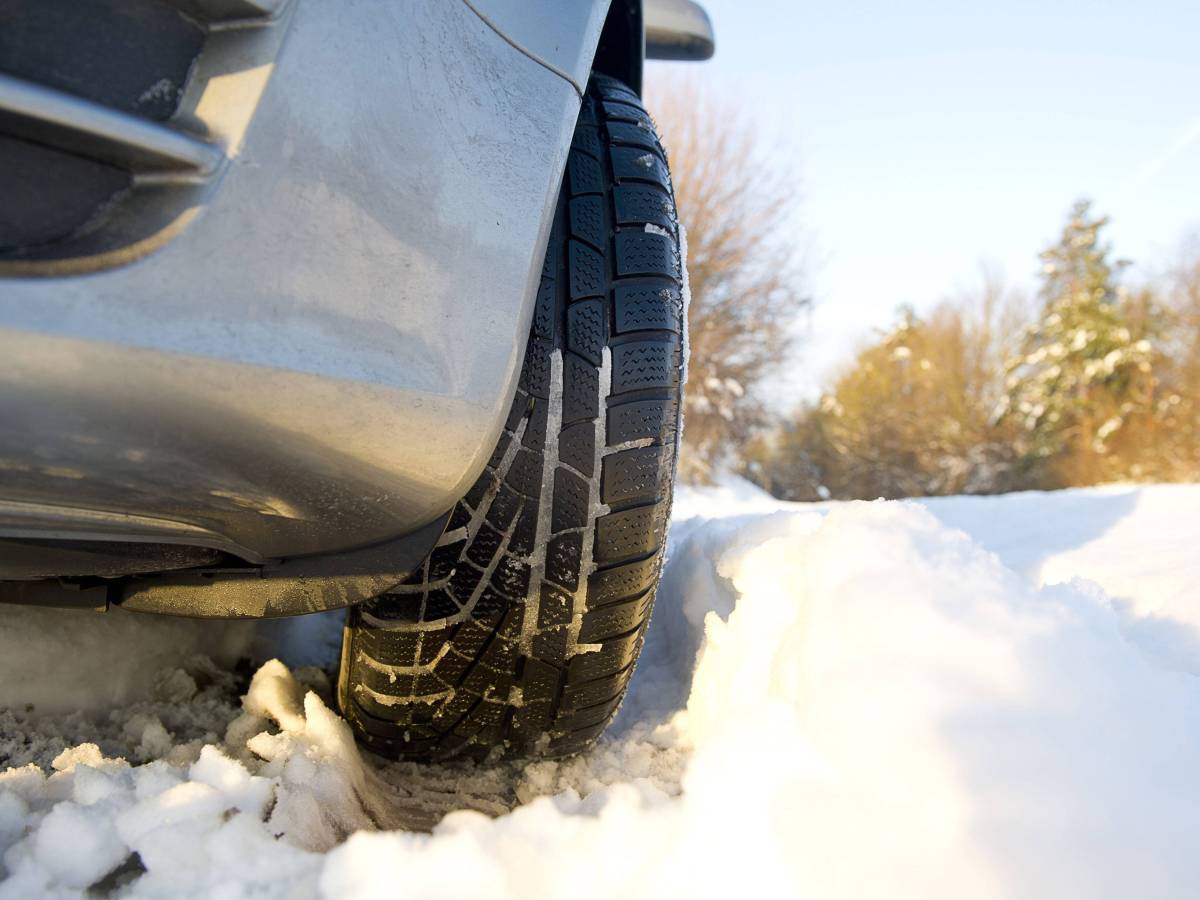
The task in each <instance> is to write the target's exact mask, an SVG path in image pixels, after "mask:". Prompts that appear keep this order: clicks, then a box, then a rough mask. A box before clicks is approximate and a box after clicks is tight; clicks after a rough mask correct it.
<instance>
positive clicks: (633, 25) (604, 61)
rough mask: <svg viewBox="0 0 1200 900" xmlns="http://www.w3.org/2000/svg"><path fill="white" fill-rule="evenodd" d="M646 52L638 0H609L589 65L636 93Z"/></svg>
mask: <svg viewBox="0 0 1200 900" xmlns="http://www.w3.org/2000/svg"><path fill="white" fill-rule="evenodd" d="M645 56H646V30H645V25H644V19H643V15H642V0H612V3H611V4H610V5H609V7H608V15H607V16H606V17H605V19H604V27H603V28H602V29H601V31H600V41H599V42H598V43H597V45H596V55H595V57H594V58H593V60H592V68H593V70H595V71H597V72H601V73H603V74H605V75H610V76H612V77H613V78H616V79H618V80H620V81H623V82H625V84H627V85H629V87H631V88H633V90H634V91H635V92H637V94H638V96H639V97H640V96H641V94H642V67H643V63H644V61H645Z"/></svg>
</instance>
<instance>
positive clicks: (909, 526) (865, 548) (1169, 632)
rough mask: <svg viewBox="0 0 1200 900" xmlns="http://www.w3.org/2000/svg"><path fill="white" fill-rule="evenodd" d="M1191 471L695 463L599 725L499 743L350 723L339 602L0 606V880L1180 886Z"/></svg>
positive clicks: (59, 886) (284, 891) (214, 884)
mask: <svg viewBox="0 0 1200 900" xmlns="http://www.w3.org/2000/svg"><path fill="white" fill-rule="evenodd" d="M1198 505H1200V486H1149V487H1123V486H1120V487H1108V488H1099V489H1090V490H1075V491H1064V492H1059V493H1049V494H1040V493H1026V494H1014V495H1009V496H1003V497H986V498H985V497H972V498H965V497H954V498H941V499H935V500H928V501H920V502H915V501H908V502H902V503H884V502H876V503H820V504H784V503H779V502H777V501H775V500H773V499H771V498H770V497H767V496H766V495H765V494H762V492H760V491H758V490H757V489H755V488H753V487H752V486H750V485H748V484H746V483H745V482H741V481H738V480H736V479H726V480H725V481H724V482H723V483H722V484H720V485H718V486H717V487H715V488H706V489H680V491H679V493H678V496H677V498H676V502H675V523H674V525H673V527H672V531H671V546H670V560H669V563H668V565H667V568H666V571H665V574H664V581H663V585H662V589H661V591H660V596H659V600H658V607H657V609H656V612H655V619H654V621H653V623H652V627H651V630H650V633H649V636H648V639H647V644H646V649H645V652H644V655H643V661H642V663H641V665H640V666H639V669H638V672H637V675H636V677H635V678H634V682H633V689H632V691H631V694H630V697H629V699H628V701H627V703H626V704H625V706H624V707H623V708H622V712H621V714H620V716H619V718H618V720H617V722H616V723H615V725H614V727H613V729H612V730H611V733H610V734H609V735H608V736H607V737H606V738H605V739H604V740H603V741H602V742H601V744H600V746H599V747H598V748H597V749H596V751H594V752H593V753H591V754H589V755H588V756H586V757H581V758H576V759H571V760H565V761H552V762H537V763H532V764H520V763H513V762H509V763H501V764H499V765H497V766H494V767H488V768H484V767H475V766H471V765H466V764H462V765H444V766H433V767H421V766H415V765H411V764H399V763H387V762H384V761H382V760H378V759H376V758H374V757H370V756H369V755H366V754H362V753H360V752H359V751H358V750H357V748H356V747H355V745H354V743H353V741H352V740H351V737H350V733H349V731H348V729H347V727H346V725H345V723H344V722H343V721H342V720H341V719H340V718H339V717H338V716H337V715H335V714H334V713H333V712H331V708H332V703H331V698H330V693H329V692H330V684H329V678H328V676H327V675H326V673H325V671H322V670H321V669H318V668H313V667H312V666H311V665H308V664H309V663H312V662H316V661H323V662H324V663H325V664H327V665H329V664H331V663H332V661H333V660H332V658H331V657H329V655H328V654H329V652H330V650H331V648H332V647H333V646H334V644H335V638H334V637H333V635H335V634H336V630H337V628H338V626H339V622H338V619H337V618H336V617H328V616H327V617H319V618H316V619H310V620H297V621H296V622H295V623H289V624H288V625H283V626H281V625H278V624H277V625H274V626H272V627H271V628H270V629H261V630H259V632H258V634H257V637H255V636H254V635H248V634H247V633H245V630H244V628H242V627H241V626H228V625H223V624H221V623H179V622H164V621H161V620H154V619H139V618H136V617H132V616H126V617H121V616H119V615H116V616H115V617H114V618H111V619H110V618H108V617H104V616H95V615H90V614H82V613H76V614H67V613H62V614H59V613H56V612H54V611H40V610H34V611H31V610H25V609H0V690H3V691H4V694H3V703H4V705H5V706H6V710H5V711H4V712H3V713H0V716H3V718H2V719H0V722H2V723H3V731H2V732H0V733H2V735H3V736H2V737H0V762H5V764H7V765H10V766H11V768H8V769H7V771H5V772H3V773H2V774H0V861H2V862H0V865H2V867H3V868H2V870H0V878H3V881H0V898H17V897H20V898H24V897H31V896H42V895H53V896H78V895H79V894H80V892H82V891H85V890H87V889H89V888H91V890H92V893H93V894H98V895H104V894H113V895H116V896H121V897H163V896H171V897H177V896H213V895H217V896H222V897H249V896H254V897H273V896H289V897H292V896H298V897H376V896H377V897H385V896H386V897H394V896H415V897H434V896H470V895H476V896H487V897H521V898H531V897H561V896H572V897H581V898H590V897H605V898H611V897H661V896H689V895H692V896H703V897H707V896H725V897H727V896H729V895H731V894H732V895H738V896H740V895H744V894H747V893H755V892H757V893H763V894H765V895H767V896H796V897H868V896H869V897H877V896H888V897H896V896H912V897H954V898H960V897H972V898H976V897H981V898H988V897H1008V896H1038V897H1042V896H1086V897H1133V896H1138V897H1142V896H1154V897H1191V896H1195V895H1196V892H1197V887H1198V886H1200V854H1196V853H1195V850H1194V846H1195V840H1194V834H1195V830H1196V828H1195V821H1196V809H1197V808H1200V806H1198V802H1200V767H1198V766H1196V765H1195V758H1196V750H1195V748H1196V746H1197V745H1198V743H1200V691H1198V688H1197V681H1196V674H1197V673H1198V672H1200V641H1198V640H1197V633H1198V632H1197V629H1198V628H1200V598H1198V597H1197V594H1196V589H1195V585H1196V584H1198V583H1200V556H1198V555H1197V554H1196V553H1195V547H1197V546H1198V545H1200V517H1197V516H1196V515H1195V510H1196V509H1197V508H1198ZM110 615H112V614H110ZM110 622H115V623H116V624H108V623H110ZM314 648H316V649H314ZM318 650H319V651H320V652H317V651H318ZM272 653H279V654H282V655H283V656H284V657H285V661H286V662H290V666H289V665H285V662H282V661H279V660H270V661H266V662H263V663H262V664H260V665H259V666H258V667H257V669H256V670H254V671H253V672H251V671H250V670H248V669H245V668H243V667H239V666H236V665H234V664H233V662H232V660H233V659H234V658H235V657H237V656H239V655H245V654H253V655H256V657H257V658H259V659H263V658H265V657H266V656H269V655H270V654H272ZM202 654H203V655H202ZM208 654H213V655H215V657H216V658H217V661H215V662H214V661H211V660H210V659H209V657H208ZM305 654H307V655H308V657H313V656H314V655H315V656H321V654H324V657H323V658H322V659H313V658H305ZM110 666H115V667H116V668H115V673H116V675H117V676H118V677H117V678H116V681H115V682H114V683H112V684H108V683H105V676H104V673H105V672H106V670H107V668H108V667H110ZM51 676H53V680H51ZM251 676H252V677H251ZM24 698H36V700H27V699H24ZM30 702H33V703H34V707H33V709H26V707H25V704H26V703H30Z"/></svg>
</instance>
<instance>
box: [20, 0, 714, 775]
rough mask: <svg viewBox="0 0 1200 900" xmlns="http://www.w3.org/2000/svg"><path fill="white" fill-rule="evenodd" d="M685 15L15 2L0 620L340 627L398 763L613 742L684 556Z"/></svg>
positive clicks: (484, 1)
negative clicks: (670, 98) (668, 79)
mask: <svg viewBox="0 0 1200 900" xmlns="http://www.w3.org/2000/svg"><path fill="white" fill-rule="evenodd" d="M712 51H713V35H712V29H711V25H710V23H709V20H708V18H707V16H706V15H705V13H704V12H703V10H702V9H701V8H700V7H698V6H697V5H696V4H694V3H691V2H687V0H612V2H611V3H610V2H607V0H569V2H552V0H538V2H525V3H520V2H515V0H408V2H405V3H377V2H371V0H339V2H336V3H334V2H324V0H3V2H0V198H3V199H2V202H0V600H2V601H5V602H16V603H26V604H35V605H47V606H59V607H72V608H78V609H86V610H106V609H113V608H120V609H123V610H132V611H137V612H144V613H160V614H167V615H177V616H201V617H233V618H262V617H274V616H292V615H298V614H302V613H312V612H318V611H326V610H333V609H339V608H345V609H347V611H348V612H347V621H346V626H345V629H344V643H343V649H342V654H341V661H340V672H339V679H338V703H339V705H340V708H341V711H342V713H343V714H344V715H345V717H346V718H347V720H348V721H349V722H350V723H351V725H352V726H353V728H354V730H355V732H356V733H357V735H358V736H359V738H360V739H361V740H362V741H363V742H364V743H365V744H366V746H368V747H369V748H371V749H372V750H375V751H377V752H379V753H381V754H385V755H388V756H392V757H400V758H407V759H416V760H438V759H447V758H451V757H468V758H474V759H494V758H496V757H497V756H502V755H505V754H513V755H523V756H528V755H562V754H570V753H575V752H579V751H581V750H584V749H586V748H587V747H588V746H590V745H591V743H592V742H594V741H595V739H596V738H597V737H598V736H599V735H600V734H601V732H602V731H603V730H604V728H605V726H606V724H607V723H608V722H609V721H610V720H611V719H612V717H613V715H614V714H615V712H616V710H617V707H618V705H619V704H620V702H621V698H622V696H623V694H624V692H625V688H626V686H627V684H628V682H629V678H630V675H631V673H632V670H633V666H634V663H635V661H636V658H637V655H638V652H639V649H640V647H641V644H642V640H643V635H644V633H645V629H646V624H647V621H648V619H649V615H650V610H651V606H652V604H653V597H654V589H655V585H656V582H657V579H658V577H659V572H660V569H661V565H662V556H663V548H664V543H665V534H666V528H667V524H668V519H669V514H670V505H671V491H672V481H673V478H674V472H675V458H676V453H677V449H678V440H679V434H680V392H681V384H682V379H683V377H684V363H685V358H686V354H685V341H686V328H685V319H686V314H685V290H686V273H685V271H684V266H683V264H682V262H681V254H680V229H679V225H678V222H677V218H676V211H675V205H674V199H673V194H672V188H671V180H670V176H669V172H668V168H667V158H666V154H665V152H664V150H663V146H662V143H661V141H660V140H659V138H658V136H657V135H656V132H655V129H654V124H653V121H652V120H651V118H650V116H649V115H648V114H647V113H646V111H645V109H644V107H643V105H642V102H641V99H640V94H641V82H642V69H643V60H644V59H646V58H668V59H703V58H707V57H708V56H709V55H711V53H712Z"/></svg>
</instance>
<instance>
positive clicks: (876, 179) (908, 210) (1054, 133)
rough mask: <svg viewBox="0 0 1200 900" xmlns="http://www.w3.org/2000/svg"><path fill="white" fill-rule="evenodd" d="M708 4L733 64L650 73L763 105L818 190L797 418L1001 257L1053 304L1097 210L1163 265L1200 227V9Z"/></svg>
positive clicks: (786, 372)
mask: <svg viewBox="0 0 1200 900" xmlns="http://www.w3.org/2000/svg"><path fill="white" fill-rule="evenodd" d="M702 5H703V6H704V7H705V9H707V10H708V12H709V15H710V17H711V18H712V20H713V26H714V30H715V32H716V38H717V52H716V55H715V56H714V58H713V59H712V60H710V61H708V62H706V63H700V64H697V63H651V64H650V66H649V68H648V69H647V73H646V78H647V80H648V81H649V80H652V79H654V78H655V77H657V76H659V75H661V74H663V73H667V72H677V71H686V72H687V73H689V77H693V76H694V77H696V78H698V79H699V80H701V81H702V82H703V83H705V84H706V85H707V86H708V88H709V89H710V90H712V91H714V92H716V93H717V94H720V95H723V96H725V97H730V98H733V100H734V101H735V102H737V103H739V104H742V105H744V106H745V107H746V110H747V112H748V114H749V115H750V116H751V117H752V118H753V120H754V121H755V122H756V123H757V124H758V125H759V126H760V127H761V129H762V133H763V140H764V145H765V146H767V147H768V148H769V155H768V163H769V164H771V165H777V166H782V167H784V169H785V171H787V172H789V173H793V174H794V175H795V177H796V178H797V180H798V183H799V197H800V201H799V206H798V210H797V216H796V223H795V227H794V239H795V240H796V242H797V245H798V246H801V247H802V248H803V250H804V259H805V261H806V278H807V283H806V285H805V287H806V290H807V293H809V294H810V295H811V296H812V297H813V300H814V302H815V306H814V308H813V310H812V312H811V314H809V315H808V316H806V317H804V318H803V320H802V321H801V322H799V324H798V326H797V327H798V330H799V332H800V340H799V341H798V343H797V350H796V352H795V353H793V354H792V355H791V357H789V359H787V360H785V361H783V365H782V367H781V373H780V376H779V389H780V393H781V395H782V396H781V398H780V400H781V405H783V406H787V405H789V401H791V400H792V398H793V397H794V398H795V399H796V400H798V399H800V398H801V397H803V396H811V395H812V394H814V393H816V392H817V391H818V390H819V389H820V387H821V385H823V384H827V383H828V382H829V380H830V378H831V377H832V376H833V375H834V374H835V373H836V371H837V369H838V367H839V366H840V365H844V364H846V363H847V362H848V361H849V358H850V355H851V354H852V352H853V350H854V348H855V347H856V346H858V345H860V344H861V342H862V341H863V340H864V339H865V338H867V337H869V336H870V334H871V333H872V332H873V330H875V329H881V328H884V327H886V326H887V325H888V324H889V323H890V322H892V321H893V320H894V315H895V311H896V309H897V307H898V306H899V305H900V304H904V303H911V304H912V305H914V306H915V307H916V308H917V309H918V310H921V309H927V308H929V307H930V306H932V305H934V304H935V303H936V302H938V301H939V300H942V299H945V298H947V297H950V296H953V295H955V294H957V293H960V292H962V291H966V290H970V289H971V288H972V286H977V285H978V284H979V283H980V281H981V274H980V273H981V267H982V266H983V265H984V264H986V265H988V266H989V267H991V268H992V269H994V270H997V271H999V272H1000V273H1002V274H1003V276H1004V278H1005V280H1006V281H1007V282H1008V283H1010V284H1011V285H1013V286H1015V287H1024V288H1027V289H1028V290H1030V291H1032V290H1034V289H1035V288H1036V275H1037V271H1038V260H1037V253H1038V251H1039V250H1040V249H1041V248H1043V247H1044V246H1045V245H1046V244H1048V243H1049V242H1051V241H1052V240H1053V239H1054V238H1055V237H1056V236H1057V234H1058V232H1059V230H1060V229H1061V227H1062V224H1063V222H1064V220H1065V218H1066V214H1067V211H1068V210H1069V208H1070V206H1071V204H1072V202H1073V201H1074V200H1075V199H1077V198H1080V197H1089V198H1091V199H1092V200H1093V202H1094V204H1095V209H1096V210H1097V211H1098V212H1101V213H1105V214H1108V215H1110V216H1111V217H1112V225H1111V226H1110V229H1109V237H1110V239H1111V240H1112V241H1113V243H1114V245H1115V249H1116V251H1117V254H1118V255H1119V256H1121V257H1123V258H1127V259H1132V260H1133V261H1134V262H1135V263H1137V264H1138V265H1139V266H1141V267H1143V269H1144V270H1145V271H1151V270H1153V269H1154V268H1162V267H1165V266H1167V265H1169V264H1170V262H1171V261H1172V259H1173V257H1174V256H1175V255H1176V254H1177V253H1178V251H1179V247H1180V245H1181V243H1182V241H1183V240H1184V238H1185V236H1186V235H1188V234H1189V233H1196V232H1200V50H1198V49H1197V39H1198V37H1200V2H1197V0H1177V2H1166V0H1143V2H1136V3H1135V2H1129V0H1126V2H1122V3H1113V2H1102V0H1088V2H1083V0H1065V2H1055V0H1040V2H1028V0H1015V2H1014V0H1004V2H988V3H982V2H963V0H959V2H935V0H909V2H893V3H887V2H881V0H855V2H836V3H835V2H830V0H826V2H804V0H704V2H703V3H702ZM685 67H686V68H685ZM1136 272H1137V270H1135V271H1134V274H1136Z"/></svg>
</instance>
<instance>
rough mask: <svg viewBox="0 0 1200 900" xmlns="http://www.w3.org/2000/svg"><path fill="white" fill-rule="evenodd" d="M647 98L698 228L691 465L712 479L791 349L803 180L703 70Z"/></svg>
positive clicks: (691, 260) (758, 415)
mask: <svg viewBox="0 0 1200 900" xmlns="http://www.w3.org/2000/svg"><path fill="white" fill-rule="evenodd" d="M647 93H648V98H647V99H648V104H647V105H648V106H649V108H650V109H651V111H652V112H653V114H654V117H655V121H656V123H657V124H658V128H659V132H660V133H661V134H662V136H663V141H664V144H665V145H666V148H667V153H668V155H669V157H670V160H671V172H672V180H673V181H674V186H675V197H676V202H677V203H678V208H679V217H680V220H681V221H682V223H683V224H684V226H685V227H686V229H687V243H688V272H689V274H690V279H691V292H692V302H691V307H690V309H689V313H688V328H689V333H690V338H691V364H690V372H689V377H688V384H687V388H686V392H685V398H684V416H685V428H684V448H685V451H684V453H683V455H682V456H681V459H680V474H681V476H682V477H683V478H685V479H688V480H699V481H708V480H710V479H711V476H712V474H713V472H714V470H715V467H717V466H719V465H721V464H722V463H726V462H731V461H732V460H731V457H733V456H735V455H736V454H737V452H738V450H739V446H740V444H741V442H742V441H744V440H745V438H746V435H747V434H748V432H749V431H750V430H752V429H753V427H754V426H755V425H757V424H758V423H760V422H761V421H762V420H763V417H764V400H765V398H764V397H762V396H760V392H761V385H762V382H763V379H764V377H765V376H766V375H767V374H769V372H770V371H771V370H772V369H773V368H774V367H775V366H777V365H778V364H779V363H780V362H781V360H782V359H783V356H784V354H785V353H786V351H787V347H788V343H789V331H790V329H789V326H790V324H791V320H792V319H793V318H794V317H795V316H796V314H797V312H798V311H799V310H800V309H801V308H802V307H803V306H804V305H805V304H806V303H807V300H806V299H805V298H804V297H803V295H802V293H801V288H800V285H801V281H800V277H799V265H798V252H797V245H796V233H795V227H794V220H793V213H794V211H795V209H796V204H797V192H796V186H795V182H794V180H793V179H791V178H790V177H789V175H788V174H787V173H786V171H784V170H781V169H780V167H779V166H778V164H777V163H775V162H773V161H769V160H767V159H766V154H765V152H764V148H763V146H762V141H761V137H760V135H761V131H760V129H758V128H757V127H756V125H755V123H753V122H752V121H751V120H750V119H749V118H748V117H747V116H746V114H745V113H744V112H743V110H742V109H740V108H739V107H737V106H735V105H734V103H733V102H731V101H730V100H728V99H725V98H721V97H718V96H716V95H714V94H713V93H712V92H711V91H710V90H706V89H703V88H701V87H700V86H698V85H697V84H696V82H694V81H683V80H679V79H665V80H659V81H657V82H656V83H652V84H651V85H650V89H649V90H648V92H647Z"/></svg>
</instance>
